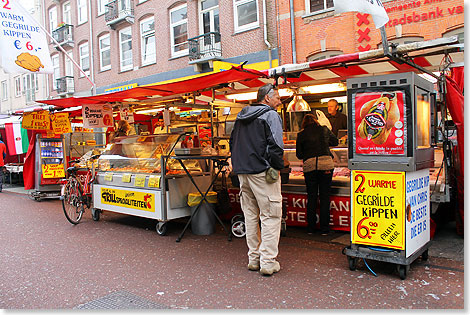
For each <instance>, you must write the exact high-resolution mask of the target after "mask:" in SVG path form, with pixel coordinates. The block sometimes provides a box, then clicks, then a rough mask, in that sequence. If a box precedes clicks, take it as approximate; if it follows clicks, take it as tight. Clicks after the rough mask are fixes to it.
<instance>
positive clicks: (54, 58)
mask: <svg viewBox="0 0 470 315" xmlns="http://www.w3.org/2000/svg"><path fill="white" fill-rule="evenodd" d="M51 59H52V69H53V72H52V89H54V90H57V79H58V78H60V67H59V55H54V56H52V57H51Z"/></svg>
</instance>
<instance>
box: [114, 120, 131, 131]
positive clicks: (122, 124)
mask: <svg viewBox="0 0 470 315" xmlns="http://www.w3.org/2000/svg"><path fill="white" fill-rule="evenodd" d="M129 129H131V125H129V123H128V122H127V121H126V120H120V121H119V122H118V125H117V131H123V132H127V131H129Z"/></svg>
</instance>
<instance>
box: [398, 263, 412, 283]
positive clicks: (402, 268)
mask: <svg viewBox="0 0 470 315" xmlns="http://www.w3.org/2000/svg"><path fill="white" fill-rule="evenodd" d="M397 269H398V274H399V276H400V279H401V280H405V279H406V276H407V275H408V271H409V270H410V266H408V265H397Z"/></svg>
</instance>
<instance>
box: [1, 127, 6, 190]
mask: <svg viewBox="0 0 470 315" xmlns="http://www.w3.org/2000/svg"><path fill="white" fill-rule="evenodd" d="M2 140H3V139H2V136H1V135H0V192H2V189H3V167H4V166H5V158H6V157H7V146H6V145H5V143H4V142H3V141H2Z"/></svg>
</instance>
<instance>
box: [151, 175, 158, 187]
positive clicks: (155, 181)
mask: <svg viewBox="0 0 470 315" xmlns="http://www.w3.org/2000/svg"><path fill="white" fill-rule="evenodd" d="M149 187H156V188H160V175H151V176H149Z"/></svg>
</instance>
